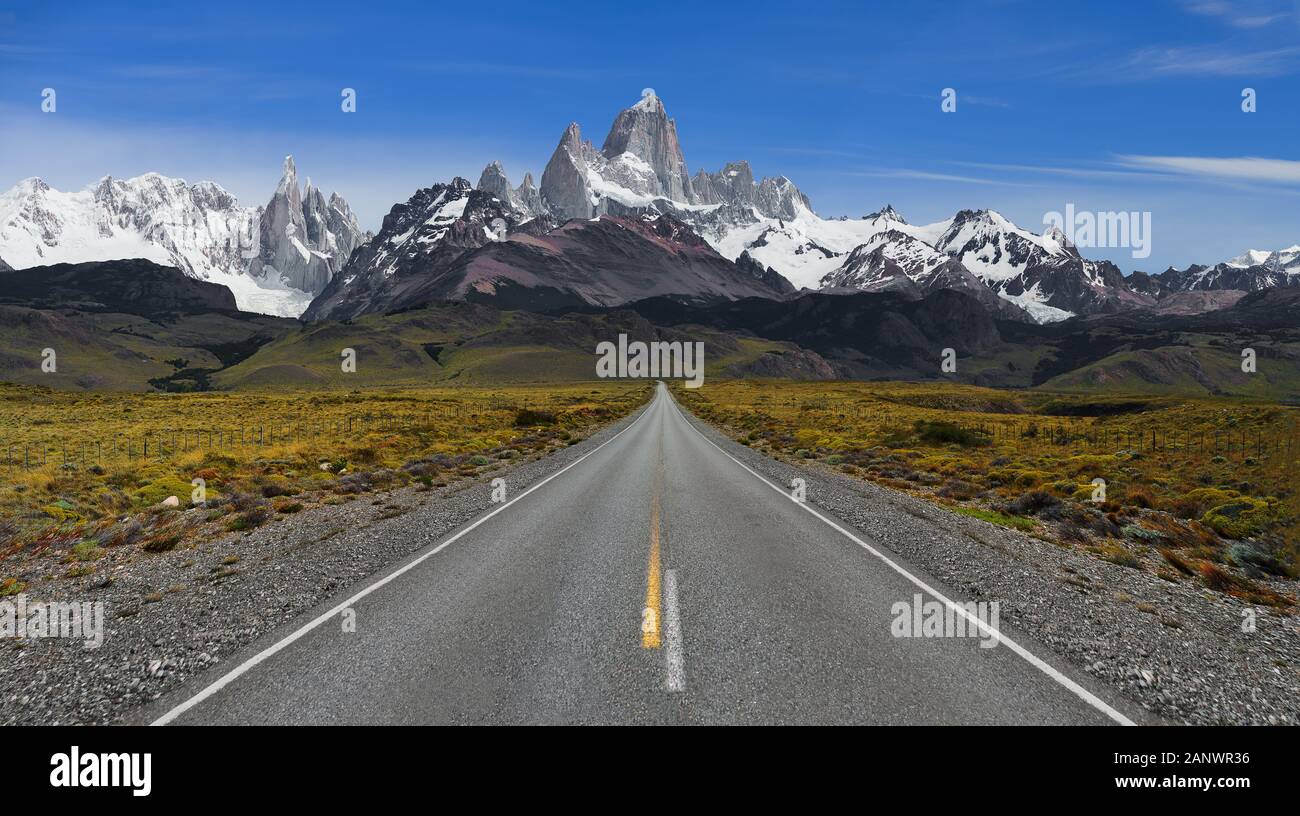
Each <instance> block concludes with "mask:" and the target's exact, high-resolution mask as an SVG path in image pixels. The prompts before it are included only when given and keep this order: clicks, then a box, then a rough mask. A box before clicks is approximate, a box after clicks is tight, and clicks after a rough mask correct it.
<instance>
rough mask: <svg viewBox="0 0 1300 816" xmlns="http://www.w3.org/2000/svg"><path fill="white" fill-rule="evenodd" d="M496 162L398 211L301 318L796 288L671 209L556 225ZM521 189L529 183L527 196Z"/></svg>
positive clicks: (770, 293)
mask: <svg viewBox="0 0 1300 816" xmlns="http://www.w3.org/2000/svg"><path fill="white" fill-rule="evenodd" d="M503 181H504V172H503V171H502V170H501V169H500V166H499V165H497V164H495V163H494V164H492V165H489V166H488V168H487V169H486V170H485V171H484V175H483V178H482V179H481V180H480V188H479V189H475V188H472V187H471V186H470V184H469V182H468V181H466V180H465V179H463V178H456V179H454V180H452V182H451V183H450V184H435V185H434V186H432V187H429V188H427V189H424V190H420V191H418V192H416V194H415V195H414V196H412V197H411V198H410V199H409V200H408V201H407V202H406V203H405V204H399V205H397V206H395V207H393V209H392V211H390V212H389V214H388V215H387V216H386V217H385V218H384V224H383V227H382V228H381V229H380V231H379V233H378V234H377V235H376V236H375V237H374V239H373V240H371V241H370V242H369V243H367V244H365V245H364V246H363V247H361V249H359V250H358V251H357V252H356V253H354V254H353V256H352V259H351V260H350V261H349V262H348V264H347V266H345V267H344V269H343V271H342V272H341V273H340V274H339V275H337V276H335V278H334V280H332V281H331V282H330V283H329V285H328V286H326V287H325V290H324V291H323V292H322V293H321V294H320V296H319V297H317V298H316V299H315V300H314V301H313V302H312V304H311V307H310V308H309V309H308V310H307V311H306V312H305V313H304V314H303V319H304V320H321V319H348V318H353V317H357V316H359V315H362V314H366V313H369V312H375V311H388V310H393V309H401V308H406V307H410V306H415V305H419V304H422V303H428V302H431V301H435V300H475V301H490V302H493V303H495V304H496V305H498V306H501V307H503V308H540V309H547V308H560V307H571V306H581V305H586V304H591V305H598V306H613V305H619V304H623V303H627V302H630V301H633V300H639V299H642V298H647V297H653V296H656V295H680V296H687V297H697V298H704V299H711V298H739V297H756V296H757V297H777V296H779V295H781V294H784V293H787V292H790V291H793V287H792V286H790V284H789V282H788V281H785V280H784V279H783V278H781V277H780V276H779V275H776V274H775V273H772V272H771V271H770V270H766V269H763V268H761V267H759V266H758V265H757V264H754V265H745V266H740V265H737V264H734V263H732V262H730V261H728V260H727V259H725V258H723V257H722V256H720V255H718V253H717V252H715V251H714V250H713V248H712V247H710V246H709V244H708V243H707V242H705V241H704V239H702V238H700V237H699V236H698V235H696V234H695V233H694V232H693V231H692V230H691V228H690V227H689V226H687V225H686V224H684V223H682V222H681V221H680V220H678V219H676V218H674V217H673V216H672V215H670V214H667V213H660V214H658V215H650V214H648V213H647V214H642V215H634V216H615V215H603V216H601V217H599V218H578V219H570V220H569V221H567V222H566V223H564V224H562V225H557V223H556V221H555V219H553V218H552V217H551V216H549V215H541V216H537V217H533V216H532V215H531V213H530V212H528V211H527V210H526V209H524V208H520V207H515V206H511V204H510V202H511V201H512V200H516V201H517V200H518V199H519V197H520V188H513V189H512V188H511V187H510V186H509V184H508V183H503ZM523 186H524V185H521V188H522V187H523Z"/></svg>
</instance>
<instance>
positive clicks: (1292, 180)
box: [1118, 156, 1300, 184]
mask: <svg viewBox="0 0 1300 816" xmlns="http://www.w3.org/2000/svg"><path fill="white" fill-rule="evenodd" d="M1118 163H1119V164H1121V165H1124V166H1127V167H1138V168H1144V169H1153V170H1164V171H1168V172H1173V173H1180V174H1182V175H1185V176H1197V177H1202V178H1212V179H1229V180H1235V181H1249V182H1262V183H1266V184H1300V161H1291V160H1289V159H1264V158H1258V157H1254V156H1242V157H1238V158H1215V157H1208V156H1119V157H1118Z"/></svg>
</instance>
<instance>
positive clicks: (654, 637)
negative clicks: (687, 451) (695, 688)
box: [641, 490, 661, 649]
mask: <svg viewBox="0 0 1300 816" xmlns="http://www.w3.org/2000/svg"><path fill="white" fill-rule="evenodd" d="M660 595H661V593H660V591H659V491H658V490H656V491H655V495H654V499H652V500H651V505H650V566H649V568H648V569H647V571H646V587H645V609H644V610H642V612H641V647H642V648H644V649H658V648H659V646H660V643H661V639H660V637H659V618H660V615H659V599H660Z"/></svg>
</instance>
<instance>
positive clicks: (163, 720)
mask: <svg viewBox="0 0 1300 816" xmlns="http://www.w3.org/2000/svg"><path fill="white" fill-rule="evenodd" d="M657 397H658V395H657V394H656V399H657ZM670 402H671V400H670ZM654 403H655V400H651V401H650V402H649V403H648V404H647V405H646V407H645V409H644V410H642V412H641V415H640V416H638V417H637V418H636V419H635V420H633V421H632V423H631V424H630V425H628V426H627V427H626V428H624V429H623V430H621V431H619V432H618V433H616V434H614V435H613V436H611V437H610V438H609V439H606V440H605V441H604V442H601V443H600V444H599V445H597V446H596V447H595V448H593V449H592V450H589V451H587V452H586V453H584V454H583V455H582V456H580V457H578V458H577V459H575V460H573V461H572V462H570V463H569V464H567V465H565V466H564V467H563V468H561V469H559V470H557V471H555V472H554V473H552V474H551V475H550V476H547V477H546V478H545V479H542V480H541V481H540V482H538V483H537V484H535V485H533V486H532V487H530V488H528V489H527V490H525V491H524V492H522V493H520V494H519V495H518V496H515V497H514V498H513V499H511V500H510V501H508V502H506V503H505V504H503V505H501V506H500V507H498V508H496V509H495V510H493V511H492V512H490V513H488V514H487V515H485V516H482V517H481V518H479V519H478V520H477V521H475V522H474V523H473V524H470V525H469V526H468V527H465V528H464V529H462V530H460V531H459V532H458V533H456V534H455V535H453V536H451V537H450V538H448V539H446V540H445V541H443V542H442V543H441V544H439V545H438V546H436V547H434V548H433V549H431V550H429V551H428V552H426V553H425V554H424V555H421V556H420V557H418V558H416V559H415V560H414V561H412V562H410V563H409V564H407V565H405V566H403V567H402V568H401V569H398V570H395V571H393V572H391V573H389V574H388V575H385V576H384V577H383V578H380V579H379V580H378V581H375V582H374V583H373V584H370V585H369V586H367V587H366V588H365V589H363V590H361V591H360V592H358V593H356V594H355V595H353V596H352V597H350V598H348V599H347V600H346V601H343V602H342V603H340V604H338V605H337V606H335V607H334V608H333V609H331V610H330V611H328V612H325V613H323V614H321V615H318V616H317V617H315V618H313V619H312V620H310V621H308V622H307V623H305V624H303V625H302V626H300V627H299V628H298V629H296V630H294V631H293V632H291V633H290V634H288V635H286V636H285V637H284V638H282V639H281V640H279V641H277V642H275V643H273V644H271V645H270V646H268V647H266V648H265V649H263V650H262V651H260V652H258V653H257V654H255V655H253V656H252V657H250V658H248V659H247V660H245V661H244V662H243V663H240V664H239V665H238V666H236V667H235V668H233V669H231V670H230V671H229V672H227V673H226V674H224V675H222V676H221V677H219V678H217V679H216V680H215V681H214V682H213V683H212V684H211V685H209V686H208V687H207V688H205V689H203V690H202V691H200V692H199V693H198V694H195V695H194V696H193V697H190V698H189V699H187V700H185V701H184V702H182V703H180V704H179V705H177V706H176V707H175V708H173V709H171V710H170V711H168V712H167V713H166V714H163V715H162V716H161V717H159V718H158V719H156V720H154V721H153V722H152V723H150V725H167V724H168V723H170V722H172V721H173V720H175V719H176V718H177V717H179V716H180V715H182V714H184V713H185V712H186V711H189V710H190V709H191V708H194V707H195V706H196V705H198V704H199V703H201V702H203V701H204V700H206V699H208V698H209V697H211V696H212V695H214V694H216V693H217V692H219V691H221V690H222V689H223V688H225V687H226V686H228V685H230V683H231V682H233V681H234V680H236V679H237V678H238V677H239V676H240V675H242V674H245V673H247V672H248V671H249V670H250V669H252V668H254V667H256V666H257V664H259V663H261V662H263V661H264V660H266V659H267V658H269V657H271V656H272V655H274V654H275V653H276V652H279V651H281V650H282V649H284V648H285V647H286V646H288V645H289V644H291V643H293V642H294V641H296V640H299V639H300V638H302V637H303V635H306V634H307V633H308V632H310V631H311V630H313V629H315V628H316V627H317V626H320V625H321V624H322V623H324V622H325V621H327V620H329V619H331V618H333V617H335V616H337V615H338V614H339V613H340V612H342V611H343V610H344V609H347V608H348V607H349V606H352V605H353V604H355V603H356V602H357V601H359V600H361V599H362V598H364V597H366V596H367V595H369V594H370V593H372V592H374V591H375V590H377V589H379V588H380V587H382V586H384V585H385V584H387V583H389V582H390V581H392V580H394V579H395V578H397V577H399V576H401V575H404V574H406V573H408V572H410V571H411V570H413V569H415V568H416V567H417V566H419V565H420V564H421V563H423V562H424V561H427V560H428V559H430V558H432V557H433V556H435V555H437V554H438V553H440V552H442V551H443V550H444V549H446V548H447V547H449V546H450V545H451V544H453V543H455V542H456V541H457V540H458V539H460V538H461V537H462V536H464V535H465V534H466V533H469V532H470V531H472V530H474V529H475V528H476V527H478V526H479V525H480V524H482V523H483V522H485V521H487V520H488V519H490V518H492V517H493V516H495V515H496V514H497V513H500V512H501V511H503V510H505V509H506V508H507V507H510V506H511V505H513V504H514V503H515V502H517V501H519V500H520V499H522V498H523V497H525V496H527V495H528V494H529V493H532V492H533V491H534V490H537V489H538V488H539V487H541V486H542V485H544V484H546V483H547V482H549V481H551V480H552V479H554V478H556V477H557V476H560V475H561V474H563V473H564V472H565V471H567V470H569V469H570V468H573V467H575V466H576V465H578V464H579V463H581V462H582V461H584V460H585V459H586V458H587V457H589V456H591V455H592V454H594V453H596V452H597V451H599V450H600V449H601V448H603V447H605V446H606V445H608V444H609V443H610V442H613V441H614V440H615V439H618V438H619V437H620V436H622V435H623V434H624V433H626V432H628V431H630V430H631V429H632V428H633V427H635V426H636V424H637V423H638V422H640V421H641V419H642V417H644V416H645V415H646V414H648V413H650V409H651V408H653V407H654Z"/></svg>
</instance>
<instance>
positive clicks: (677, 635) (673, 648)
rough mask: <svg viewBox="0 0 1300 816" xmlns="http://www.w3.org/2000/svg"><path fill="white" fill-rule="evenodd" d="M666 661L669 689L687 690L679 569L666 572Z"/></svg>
mask: <svg viewBox="0 0 1300 816" xmlns="http://www.w3.org/2000/svg"><path fill="white" fill-rule="evenodd" d="M664 641H665V643H664V662H666V663H667V664H668V681H667V688H668V690H669V691H685V690H686V672H685V667H684V663H685V660H684V658H683V655H682V619H681V615H679V614H678V612H677V570H668V571H667V572H665V573H664Z"/></svg>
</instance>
